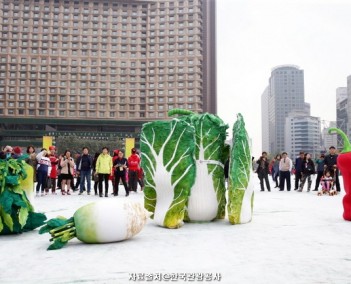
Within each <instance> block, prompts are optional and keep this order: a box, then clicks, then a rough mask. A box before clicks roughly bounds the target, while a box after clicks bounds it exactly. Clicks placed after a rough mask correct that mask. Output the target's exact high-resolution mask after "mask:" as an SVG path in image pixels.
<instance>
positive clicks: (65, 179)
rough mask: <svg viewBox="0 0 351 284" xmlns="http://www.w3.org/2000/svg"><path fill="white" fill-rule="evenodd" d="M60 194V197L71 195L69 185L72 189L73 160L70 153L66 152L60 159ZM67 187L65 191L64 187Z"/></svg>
mask: <svg viewBox="0 0 351 284" xmlns="http://www.w3.org/2000/svg"><path fill="white" fill-rule="evenodd" d="M60 165H61V178H62V181H61V193H62V195H65V194H66V193H67V195H71V193H70V189H71V185H72V187H73V183H74V180H73V177H74V166H75V164H74V160H73V158H72V157H71V152H70V151H69V150H66V151H65V153H64V154H63V157H62V159H61V163H60ZM66 185H67V191H66V190H65V186H66Z"/></svg>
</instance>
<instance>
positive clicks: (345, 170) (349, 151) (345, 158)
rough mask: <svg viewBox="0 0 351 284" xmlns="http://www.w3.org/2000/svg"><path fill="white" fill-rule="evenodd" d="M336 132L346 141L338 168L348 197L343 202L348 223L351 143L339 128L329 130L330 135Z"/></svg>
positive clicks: (350, 212) (350, 203)
mask: <svg viewBox="0 0 351 284" xmlns="http://www.w3.org/2000/svg"><path fill="white" fill-rule="evenodd" d="M332 132H336V133H337V134H339V135H340V136H341V137H342V139H343V141H344V149H343V150H342V151H341V154H340V155H339V156H338V160H337V166H338V168H339V169H340V171H341V172H342V176H343V180H344V188H345V192H346V195H345V196H344V199H343V200H342V203H343V205H344V214H343V217H344V219H345V220H346V221H351V143H350V141H349V138H348V137H347V135H346V134H345V133H344V132H343V131H342V130H340V129H338V128H329V133H332Z"/></svg>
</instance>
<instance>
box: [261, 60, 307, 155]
mask: <svg viewBox="0 0 351 284" xmlns="http://www.w3.org/2000/svg"><path fill="white" fill-rule="evenodd" d="M268 88H269V96H268V97H269V98H268V109H267V111H268V120H269V149H268V151H269V152H270V153H271V154H273V155H275V154H277V153H281V152H282V151H285V142H286V141H285V138H286V137H285V133H286V131H285V125H286V121H285V120H286V118H287V117H288V116H289V114H290V112H292V111H296V110H297V111H305V110H306V108H308V106H307V105H306V104H305V92H304V72H303V70H301V69H300V68H299V67H297V66H294V65H283V66H278V67H275V68H273V70H272V72H271V77H270V79H269V87H268Z"/></svg>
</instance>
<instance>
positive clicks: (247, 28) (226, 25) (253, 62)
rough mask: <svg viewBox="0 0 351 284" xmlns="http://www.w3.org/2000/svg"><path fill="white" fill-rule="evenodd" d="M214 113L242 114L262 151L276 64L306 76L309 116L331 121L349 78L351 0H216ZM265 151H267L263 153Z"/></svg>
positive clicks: (229, 117)
mask: <svg viewBox="0 0 351 284" xmlns="http://www.w3.org/2000/svg"><path fill="white" fill-rule="evenodd" d="M216 3H217V83H218V89H217V92H218V93H217V94H218V115H219V116H220V117H221V118H222V119H223V120H224V121H225V122H227V123H229V125H230V126H231V127H232V125H233V123H234V121H235V119H236V114H237V113H238V112H241V113H242V114H243V115H244V118H245V120H246V124H247V130H248V132H249V135H250V136H251V137H252V140H253V155H254V156H256V157H257V156H259V154H260V152H261V151H262V149H261V95H262V93H263V91H264V89H265V87H266V86H268V79H269V77H270V73H271V69H272V68H273V67H275V66H277V65H284V64H293V65H298V66H299V67H300V68H301V69H303V70H304V73H305V100H306V102H308V103H311V115H313V116H318V117H321V119H322V120H335V119H336V110H335V97H336V95H335V90H336V88H338V87H346V84H347V83H346V77H347V76H348V75H351V0H216ZM263 150H266V149H263Z"/></svg>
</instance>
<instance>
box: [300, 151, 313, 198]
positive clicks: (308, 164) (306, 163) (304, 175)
mask: <svg viewBox="0 0 351 284" xmlns="http://www.w3.org/2000/svg"><path fill="white" fill-rule="evenodd" d="M301 170H302V171H301V183H300V189H299V190H298V192H302V190H303V187H304V185H305V183H306V180H307V181H308V183H307V192H309V191H310V190H311V185H312V179H311V175H314V174H315V173H316V170H315V167H314V163H313V161H312V159H311V155H310V154H309V153H306V154H305V156H304V159H303V162H302V167H301Z"/></svg>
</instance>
